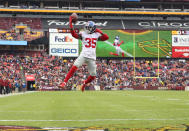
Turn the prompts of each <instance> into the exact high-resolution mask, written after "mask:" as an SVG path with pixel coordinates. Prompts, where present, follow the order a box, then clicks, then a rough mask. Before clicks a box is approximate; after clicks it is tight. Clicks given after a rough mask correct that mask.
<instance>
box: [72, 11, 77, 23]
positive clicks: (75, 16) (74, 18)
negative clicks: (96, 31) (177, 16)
mask: <svg viewBox="0 0 189 131" xmlns="http://www.w3.org/2000/svg"><path fill="white" fill-rule="evenodd" d="M71 17H72V22H73V23H76V22H77V19H78V15H77V14H76V13H72V14H71Z"/></svg>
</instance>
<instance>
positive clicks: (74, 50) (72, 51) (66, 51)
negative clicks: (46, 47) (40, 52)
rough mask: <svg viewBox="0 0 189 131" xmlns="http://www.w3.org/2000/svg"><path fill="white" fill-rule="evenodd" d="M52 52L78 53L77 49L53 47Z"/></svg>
mask: <svg viewBox="0 0 189 131" xmlns="http://www.w3.org/2000/svg"><path fill="white" fill-rule="evenodd" d="M51 53H66V54H69V53H70V54H76V53H77V49H69V48H52V49H51Z"/></svg>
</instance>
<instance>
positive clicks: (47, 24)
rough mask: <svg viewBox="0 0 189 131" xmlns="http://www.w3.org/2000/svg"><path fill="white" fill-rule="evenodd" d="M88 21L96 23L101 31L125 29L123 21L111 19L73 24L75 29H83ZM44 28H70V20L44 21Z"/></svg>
mask: <svg viewBox="0 0 189 131" xmlns="http://www.w3.org/2000/svg"><path fill="white" fill-rule="evenodd" d="M87 21H94V22H95V24H96V26H97V27H98V28H101V29H123V24H122V23H121V20H120V19H119V20H109V19H78V21H77V22H76V23H75V24H73V25H74V27H75V28H78V29H83V28H84V25H85V24H86V22H87ZM42 23H43V28H44V29H47V30H48V29H49V28H69V18H68V19H42Z"/></svg>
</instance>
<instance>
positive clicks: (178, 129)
mask: <svg viewBox="0 0 189 131" xmlns="http://www.w3.org/2000/svg"><path fill="white" fill-rule="evenodd" d="M120 126H121V125H120ZM0 131H189V124H182V125H177V126H166V127H160V128H118V127H115V128H114V127H112V125H110V128H108V127H107V128H103V127H81V128H77V127H73V128H71V127H46V128H37V127H27V126H0Z"/></svg>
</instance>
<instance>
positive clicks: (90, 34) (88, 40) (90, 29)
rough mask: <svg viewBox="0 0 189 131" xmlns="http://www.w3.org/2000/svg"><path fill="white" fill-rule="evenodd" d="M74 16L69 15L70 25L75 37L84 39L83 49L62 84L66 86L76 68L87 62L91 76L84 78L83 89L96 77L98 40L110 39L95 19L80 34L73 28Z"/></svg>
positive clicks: (62, 86) (61, 85)
mask: <svg viewBox="0 0 189 131" xmlns="http://www.w3.org/2000/svg"><path fill="white" fill-rule="evenodd" d="M72 20H73V18H72V17H71V16H70V17H69V26H70V30H71V34H72V36H73V37H74V38H76V39H80V40H82V51H81V53H80V55H79V57H78V58H77V59H76V60H75V62H74V64H73V66H72V67H71V69H70V70H69V72H68V73H67V75H66V77H65V79H64V81H63V82H62V83H61V84H60V87H61V88H64V87H65V86H66V83H67V82H68V80H69V79H70V78H71V77H72V76H73V74H74V73H75V72H76V70H77V69H78V68H79V67H80V66H81V65H83V63H86V64H87V66H88V71H89V73H90V75H89V77H88V78H87V79H86V80H84V82H83V85H82V91H84V90H85V86H86V84H88V83H90V82H91V81H93V80H94V79H95V78H96V44H97V41H98V40H100V41H106V40H108V39H109V37H108V35H107V34H104V33H103V32H102V31H101V30H100V29H97V28H96V25H95V23H94V22H93V21H88V22H87V23H86V24H85V26H84V31H81V32H80V33H79V34H78V33H76V32H75V31H74V28H73V25H72V23H73V21H72Z"/></svg>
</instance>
